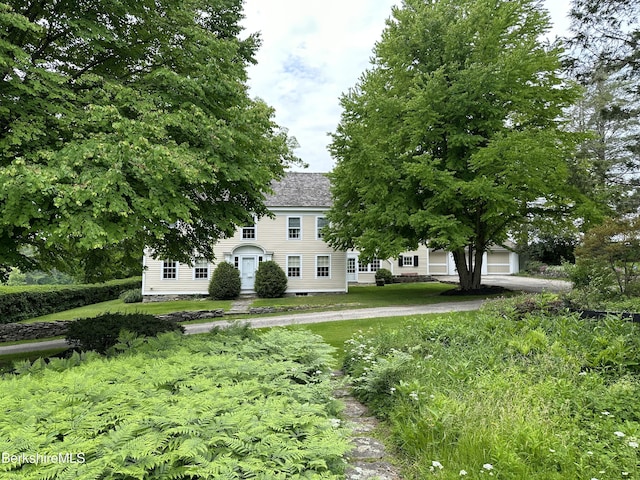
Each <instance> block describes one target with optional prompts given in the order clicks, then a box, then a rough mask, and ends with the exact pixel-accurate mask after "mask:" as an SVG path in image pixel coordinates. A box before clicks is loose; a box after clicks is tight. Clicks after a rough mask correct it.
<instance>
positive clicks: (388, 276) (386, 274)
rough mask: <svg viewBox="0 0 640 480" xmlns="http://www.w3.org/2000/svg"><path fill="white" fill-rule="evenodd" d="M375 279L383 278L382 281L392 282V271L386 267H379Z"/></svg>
mask: <svg viewBox="0 0 640 480" xmlns="http://www.w3.org/2000/svg"><path fill="white" fill-rule="evenodd" d="M376 280H384V283H387V284H389V283H393V273H391V271H390V270H387V269H386V268H380V269H378V271H377V272H376Z"/></svg>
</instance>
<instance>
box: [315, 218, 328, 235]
mask: <svg viewBox="0 0 640 480" xmlns="http://www.w3.org/2000/svg"><path fill="white" fill-rule="evenodd" d="M320 220H324V221H325V224H324V225H322V226H320V225H319V224H320ZM327 225H329V221H328V220H327V217H326V216H325V215H318V216H317V217H316V240H324V238H322V229H323V228H324V227H326V226H327Z"/></svg>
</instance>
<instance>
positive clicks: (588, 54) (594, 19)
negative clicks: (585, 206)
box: [568, 0, 640, 215]
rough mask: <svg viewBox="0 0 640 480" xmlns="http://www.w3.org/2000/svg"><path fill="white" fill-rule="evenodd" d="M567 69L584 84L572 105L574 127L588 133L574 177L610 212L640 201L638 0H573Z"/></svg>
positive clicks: (633, 206) (626, 210)
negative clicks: (588, 137)
mask: <svg viewBox="0 0 640 480" xmlns="http://www.w3.org/2000/svg"><path fill="white" fill-rule="evenodd" d="M571 17H572V24H571V30H572V32H571V38H570V39H569V44H570V45H571V46H572V49H571V52H570V53H571V55H570V56H569V58H568V60H569V63H570V65H571V67H572V68H571V72H572V73H573V74H574V75H575V78H577V79H578V80H579V81H580V82H581V83H582V84H583V85H584V86H585V90H586V91H585V95H584V98H583V100H582V101H581V102H580V103H579V104H578V105H577V106H576V108H574V109H573V110H572V119H573V122H572V125H571V127H572V128H574V129H576V130H583V131H589V132H591V134H592V135H591V138H590V139H589V140H587V141H586V142H584V143H583V144H582V145H581V148H580V154H579V156H578V162H579V163H578V164H577V165H578V166H580V165H582V166H586V167H587V168H577V169H576V170H577V172H580V173H581V174H580V173H579V174H578V175H576V180H577V181H579V182H580V183H581V184H582V185H583V187H585V191H587V192H589V195H592V196H594V197H597V196H601V204H603V205H606V206H608V207H609V208H610V210H611V211H610V212H608V214H610V215H624V214H626V213H630V212H631V213H633V212H637V210H638V207H639V206H640V174H639V172H640V129H639V125H640V120H639V118H640V117H639V114H640V0H573V1H572V9H571Z"/></svg>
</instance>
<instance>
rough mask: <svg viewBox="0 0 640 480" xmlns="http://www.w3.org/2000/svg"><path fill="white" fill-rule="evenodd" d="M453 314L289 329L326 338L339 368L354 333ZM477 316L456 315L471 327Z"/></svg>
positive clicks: (399, 325)
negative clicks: (348, 341)
mask: <svg viewBox="0 0 640 480" xmlns="http://www.w3.org/2000/svg"><path fill="white" fill-rule="evenodd" d="M450 315H452V314H449V313H447V314H442V313H429V314H420V315H409V316H402V317H385V318H366V319H360V320H344V321H341V322H325V323H311V324H306V325H292V326H289V327H287V328H289V329H292V330H309V331H311V332H313V333H315V334H317V335H320V336H321V337H322V338H324V341H325V342H327V343H328V344H329V345H331V346H333V347H335V348H337V349H338V350H337V352H336V354H335V355H334V356H335V358H336V364H337V366H338V367H339V366H340V365H341V364H342V360H343V358H344V351H345V350H344V347H345V344H344V342H346V341H347V340H349V339H350V338H351V337H352V336H353V334H354V333H356V332H358V331H359V330H362V331H366V330H368V329H369V328H376V329H377V328H390V329H393V328H399V327H400V328H402V327H403V326H405V325H408V324H410V323H412V322H415V321H416V320H418V319H421V320H425V321H428V320H429V319H434V320H435V319H437V318H440V317H442V316H447V317H449V316H450ZM476 315H477V312H457V313H455V316H456V320H457V321H460V322H467V323H469V325H471V324H472V323H473V319H474V318H475V316H476Z"/></svg>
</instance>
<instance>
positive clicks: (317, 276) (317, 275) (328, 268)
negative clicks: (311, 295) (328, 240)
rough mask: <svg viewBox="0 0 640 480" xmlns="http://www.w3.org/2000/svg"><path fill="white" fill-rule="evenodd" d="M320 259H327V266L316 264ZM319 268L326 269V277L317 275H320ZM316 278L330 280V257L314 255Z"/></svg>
mask: <svg viewBox="0 0 640 480" xmlns="http://www.w3.org/2000/svg"><path fill="white" fill-rule="evenodd" d="M320 258H327V260H328V265H327V266H322V267H321V266H320V265H319V264H318V260H320ZM320 268H326V269H327V275H319V273H320V270H319V269H320ZM316 278H326V279H329V280H330V279H331V255H327V254H322V255H316Z"/></svg>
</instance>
